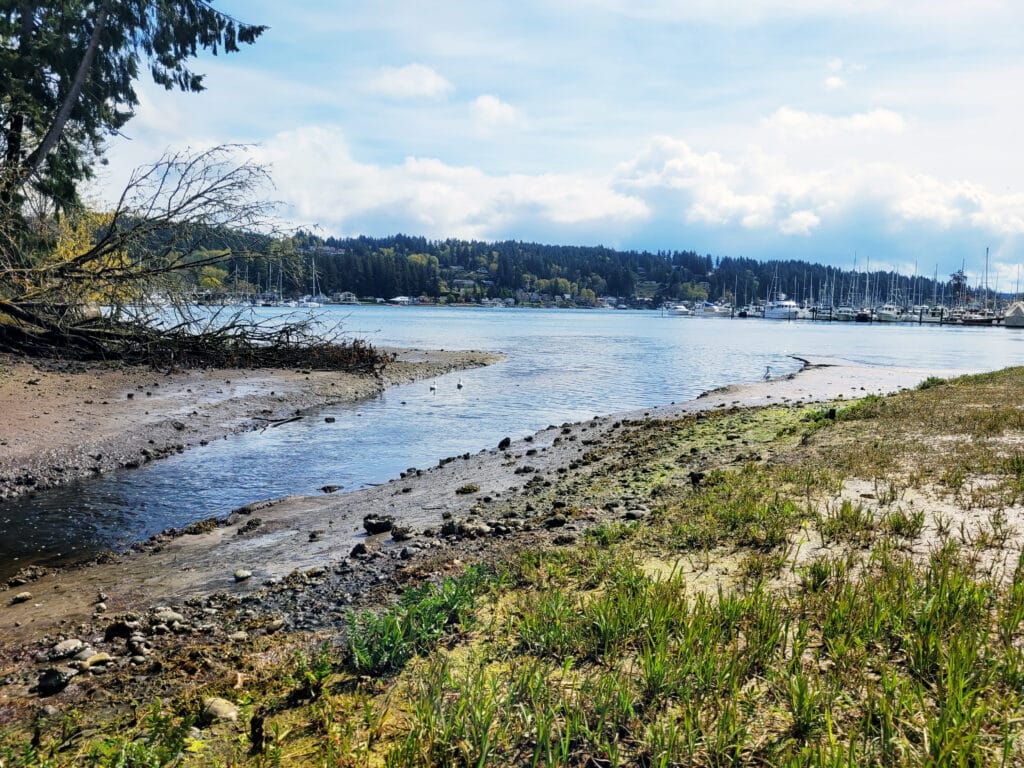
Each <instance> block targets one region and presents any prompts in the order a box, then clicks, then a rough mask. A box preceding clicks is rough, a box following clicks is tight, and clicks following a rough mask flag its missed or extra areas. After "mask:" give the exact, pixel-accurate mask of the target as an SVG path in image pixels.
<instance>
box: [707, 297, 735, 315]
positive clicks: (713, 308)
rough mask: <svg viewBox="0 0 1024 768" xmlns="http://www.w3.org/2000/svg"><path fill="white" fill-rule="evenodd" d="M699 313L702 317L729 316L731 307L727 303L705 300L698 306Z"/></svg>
mask: <svg viewBox="0 0 1024 768" xmlns="http://www.w3.org/2000/svg"><path fill="white" fill-rule="evenodd" d="M700 314H701V316H702V317H731V316H732V307H731V306H729V305H727V304H712V303H711V302H710V301H705V302H704V304H703V305H702V306H701V307H700Z"/></svg>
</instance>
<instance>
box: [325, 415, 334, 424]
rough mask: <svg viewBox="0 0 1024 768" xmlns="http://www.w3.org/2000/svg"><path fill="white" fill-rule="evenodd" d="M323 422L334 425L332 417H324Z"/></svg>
mask: <svg viewBox="0 0 1024 768" xmlns="http://www.w3.org/2000/svg"><path fill="white" fill-rule="evenodd" d="M324 421H325V422H326V423H327V424H333V423H334V417H333V416H325V417H324Z"/></svg>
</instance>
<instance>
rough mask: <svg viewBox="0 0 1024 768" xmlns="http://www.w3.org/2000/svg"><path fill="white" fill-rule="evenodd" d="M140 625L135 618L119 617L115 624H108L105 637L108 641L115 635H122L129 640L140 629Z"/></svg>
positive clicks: (104, 633)
mask: <svg viewBox="0 0 1024 768" xmlns="http://www.w3.org/2000/svg"><path fill="white" fill-rule="evenodd" d="M139 627H140V624H139V622H138V621H135V620H134V619H119V620H118V621H115V622H114V623H113V624H108V625H107V628H106V629H105V630H104V632H103V639H104V640H105V641H106V642H108V643H109V642H110V641H111V640H113V639H114V638H115V637H121V638H124V639H125V640H127V639H128V638H129V637H131V636H132V633H133V632H136V631H138V629H139Z"/></svg>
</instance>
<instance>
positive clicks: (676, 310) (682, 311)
mask: <svg viewBox="0 0 1024 768" xmlns="http://www.w3.org/2000/svg"><path fill="white" fill-rule="evenodd" d="M664 309H665V314H667V315H672V316H673V317H693V310H692V309H690V308H689V307H688V306H686V305H685V304H670V305H668V306H666V307H665V308H664Z"/></svg>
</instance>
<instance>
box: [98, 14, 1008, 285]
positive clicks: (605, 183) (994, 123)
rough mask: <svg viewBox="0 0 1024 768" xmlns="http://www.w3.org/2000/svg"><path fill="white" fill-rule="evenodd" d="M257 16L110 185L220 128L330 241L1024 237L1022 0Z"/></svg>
mask: <svg viewBox="0 0 1024 768" xmlns="http://www.w3.org/2000/svg"><path fill="white" fill-rule="evenodd" d="M216 5H217V7H219V8H221V9H223V10H225V11H227V12H229V13H232V14H234V15H236V16H238V17H240V18H243V19H245V20H246V21H251V22H258V23H263V24H267V25H268V26H269V27H270V29H269V30H268V31H267V32H266V33H265V34H264V36H263V37H262V38H261V39H260V40H259V41H258V42H257V43H256V45H254V46H252V47H247V48H246V49H245V50H243V51H242V52H241V53H239V54H233V55H230V56H223V55H222V56H218V57H216V58H214V57H209V56H206V57H203V58H202V59H200V60H199V61H198V62H197V63H196V68H197V69H198V70H199V71H202V72H205V73H206V75H207V80H206V82H207V86H208V90H207V91H206V92H204V93H202V94H198V95H187V94H180V93H167V92H164V91H162V90H161V89H159V88H156V87H155V86H153V85H152V84H151V83H144V84H143V85H142V88H141V95H142V104H141V105H140V108H139V110H138V112H137V116H136V118H135V119H134V120H133V121H132V122H130V123H129V124H128V125H127V126H126V128H125V129H124V134H125V135H124V137H123V138H116V139H113V140H112V141H111V143H110V147H109V157H110V160H111V163H110V166H109V168H108V169H107V170H106V171H105V173H104V176H103V177H102V179H101V186H100V189H101V192H100V194H108V195H109V194H110V190H113V189H117V188H119V185H121V184H123V182H124V180H125V179H126V178H127V175H128V173H129V171H130V169H131V168H132V167H134V166H136V165H139V164H142V163H145V162H149V161H152V160H153V159H155V158H156V157H158V156H159V155H160V154H161V153H162V152H163V151H164V150H166V149H168V148H171V149H181V148H184V147H187V146H191V147H203V146H208V145H211V144H218V143H226V142H245V143H251V144H252V148H251V149H250V150H249V151H250V152H251V153H252V155H253V156H254V157H255V158H256V159H257V160H258V161H260V162H263V163H265V164H267V165H268V166H269V167H270V169H271V171H272V174H273V177H274V180H275V184H276V190H275V194H276V196H277V197H278V198H279V199H280V200H281V201H282V203H283V207H282V211H281V213H282V216H283V217H284V218H286V219H287V220H288V221H290V222H292V223H294V224H299V225H306V226H308V225H318V226H319V231H320V232H321V233H322V234H325V235H328V234H334V235H339V236H345V235H358V234H367V235H387V234H393V233H396V232H404V233H408V234H418V235H425V236H427V237H430V238H444V237H449V236H454V237H465V238H478V239H488V240H490V239H505V238H514V239H522V240H537V241H541V242H549V243H574V244H604V245H607V246H612V247H618V248H636V249H648V250H661V249H680V250H685V249H693V250H697V251H699V252H702V253H705V252H706V253H712V254H715V255H723V256H724V255H732V256H748V257H752V258H756V259H761V260H767V259H775V258H803V259H810V260H813V261H819V262H824V263H831V264H836V265H838V266H842V267H852V266H853V264H854V259H855V258H856V259H857V264H858V266H861V267H863V266H864V264H865V263H866V262H870V264H871V265H872V266H879V267H893V268H898V269H901V270H902V271H905V272H908V273H910V272H913V271H914V269H915V263H916V265H917V269H918V270H919V271H920V272H922V273H925V274H931V273H932V272H933V270H934V269H936V268H938V270H939V273H940V275H941V274H948V273H949V272H951V271H953V270H954V269H958V268H959V267H960V265H961V263H965V264H966V267H967V270H968V272H969V273H971V274H972V275H976V276H977V275H980V273H981V271H982V269H983V268H984V254H985V248H986V247H989V248H990V249H991V253H992V263H991V266H990V270H991V273H992V275H993V277H992V278H991V282H992V283H993V284H994V283H995V282H996V281H999V287H1000V288H1002V289H1003V290H1013V289H1014V288H1015V281H1016V275H1017V270H1018V266H1017V265H1018V262H1019V261H1021V255H1020V249H1021V247H1022V246H1024V240H1022V237H1021V235H1022V233H1024V152H1022V151H1021V150H1022V147H1021V139H1020V137H1021V135H1022V130H1021V129H1022V126H1024V100H1022V99H1021V98H1020V90H1021V84H1022V83H1024V46H1022V45H1021V44H1020V40H1021V39H1022V36H1024V4H1021V3H1015V2H1000V1H999V0H972V2H945V1H944V0H928V1H925V0H903V2H900V3H891V2H881V0H838V1H836V2H828V1H827V0H765V1H763V2H735V1H734V0H689V1H685V2H684V1H683V0H678V1H676V2H669V1H667V0H589V1H584V0H561V1H559V0H550V1H549V2H534V0H520V1H519V2H515V3H508V2H502V3H497V2H488V1H487V0H477V1H476V2H454V1H449V0H435V1H434V2H406V1H405V0H395V1H394V2H380V1H379V0H378V2H372V3H371V2H362V1H361V0H351V1H349V2H345V3H334V2H326V1H323V0H306V1H304V0H296V1H295V2H291V3H282V2H280V0H277V2H270V1H269V0H218V2H217V3H216Z"/></svg>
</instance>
